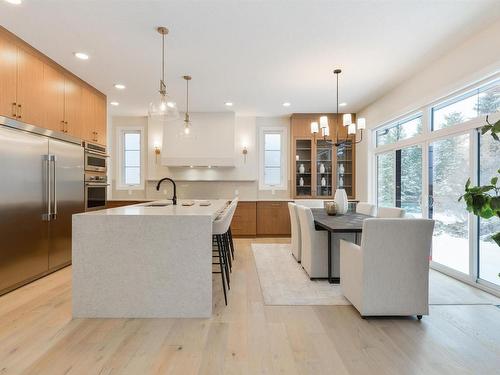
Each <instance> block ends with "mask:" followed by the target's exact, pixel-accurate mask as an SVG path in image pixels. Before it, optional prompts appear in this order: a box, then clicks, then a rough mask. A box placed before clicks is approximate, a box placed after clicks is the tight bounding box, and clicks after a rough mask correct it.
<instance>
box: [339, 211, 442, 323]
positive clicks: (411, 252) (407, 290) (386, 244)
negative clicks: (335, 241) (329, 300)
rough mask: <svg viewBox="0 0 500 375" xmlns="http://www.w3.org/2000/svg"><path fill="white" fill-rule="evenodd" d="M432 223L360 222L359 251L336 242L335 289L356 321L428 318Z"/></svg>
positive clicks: (417, 221)
mask: <svg viewBox="0 0 500 375" xmlns="http://www.w3.org/2000/svg"><path fill="white" fill-rule="evenodd" d="M433 229H434V221H433V220H428V219H376V218H373V219H366V220H365V221H364V222H363V238H362V240H361V246H358V245H356V244H353V243H351V242H347V241H344V240H341V241H340V285H341V289H342V293H343V294H344V296H345V297H346V298H347V299H348V300H349V301H350V302H351V303H352V304H353V305H354V307H355V308H356V309H357V310H358V311H359V313H360V314H361V316H363V317H366V316H375V315H382V316H394V315H417V317H418V319H422V315H428V314H429V254H430V251H431V243H432V232H433Z"/></svg>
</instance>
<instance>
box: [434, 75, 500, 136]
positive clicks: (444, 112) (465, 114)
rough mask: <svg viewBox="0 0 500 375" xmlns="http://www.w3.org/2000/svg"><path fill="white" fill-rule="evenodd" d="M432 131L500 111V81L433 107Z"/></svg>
mask: <svg viewBox="0 0 500 375" xmlns="http://www.w3.org/2000/svg"><path fill="white" fill-rule="evenodd" d="M431 111H432V115H431V129H432V130H440V129H445V128H449V127H450V126H455V125H458V124H462V123H464V122H466V121H469V120H472V119H475V118H477V117H479V116H484V115H488V114H490V113H494V112H498V111H500V80H496V81H494V82H491V83H490V84H488V85H485V86H481V87H479V88H476V89H474V90H471V91H468V92H466V93H464V94H460V95H458V96H455V97H453V98H451V99H448V100H445V101H444V102H442V103H439V104H438V105H436V106H434V107H432V109H431Z"/></svg>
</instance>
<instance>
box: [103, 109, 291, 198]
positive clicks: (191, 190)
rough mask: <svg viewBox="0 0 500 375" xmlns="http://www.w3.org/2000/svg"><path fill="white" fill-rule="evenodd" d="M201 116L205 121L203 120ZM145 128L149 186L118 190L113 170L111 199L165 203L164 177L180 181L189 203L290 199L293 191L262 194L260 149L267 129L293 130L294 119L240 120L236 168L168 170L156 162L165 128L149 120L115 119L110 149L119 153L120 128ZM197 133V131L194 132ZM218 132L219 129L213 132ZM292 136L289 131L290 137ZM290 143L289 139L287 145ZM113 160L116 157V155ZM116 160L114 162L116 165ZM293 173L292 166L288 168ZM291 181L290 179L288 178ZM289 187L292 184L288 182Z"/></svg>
mask: <svg viewBox="0 0 500 375" xmlns="http://www.w3.org/2000/svg"><path fill="white" fill-rule="evenodd" d="M200 116H201V117H200ZM195 117H197V118H203V114H196V115H195V116H193V121H194V118H195ZM137 125H140V126H144V128H145V129H146V132H145V133H146V144H147V149H146V150H145V155H144V158H145V160H146V171H145V173H146V184H145V189H144V190H130V191H127V190H116V188H115V186H116V183H115V176H116V171H115V170H114V168H111V172H110V175H111V176H112V189H111V192H112V193H111V195H110V197H108V199H161V198H165V197H166V196H170V194H171V187H170V186H169V185H168V184H165V185H164V186H163V185H162V189H161V190H160V191H159V192H158V191H156V182H157V181H158V180H159V179H161V178H163V177H172V178H173V179H174V180H176V181H177V182H178V183H177V187H178V196H179V198H185V199H193V198H200V199H209V198H231V197H233V196H234V195H236V193H238V195H239V197H240V198H241V199H248V200H252V199H259V198H289V197H290V189H287V190H282V191H278V190H277V191H275V192H274V194H273V192H272V191H261V190H259V184H258V171H259V164H258V163H259V145H258V131H259V128H260V127H263V126H279V127H284V128H287V129H289V126H290V119H289V118H288V117H250V116H236V117H235V122H234V167H231V168H226V167H220V168H211V169H208V168H193V169H191V168H177V167H175V168H172V167H171V168H168V167H166V166H162V165H161V162H160V158H158V161H156V155H155V153H154V145H155V144H160V145H161V144H162V143H163V138H162V137H163V129H162V124H161V123H159V122H155V121H149V120H148V118H147V117H114V118H113V119H112V121H111V129H110V133H111V142H110V143H109V144H110V148H111V149H116V145H115V143H116V128H117V127H123V126H137ZM194 130H195V129H194V128H193V131H194ZM213 131H214V132H217V129H216V128H214V129H213ZM289 133H290V132H289V131H288V132H287V134H289ZM289 143H290V140H289V139H286V145H287V146H288V145H289ZM243 146H246V147H247V150H248V154H247V157H246V160H245V157H244V156H243V153H242V151H243ZM284 152H285V155H286V159H287V163H288V158H289V151H288V149H286V150H284ZM112 157H113V160H114V159H115V158H116V155H114V154H113V156H112ZM160 157H161V156H160ZM113 160H112V161H113ZM286 168H287V171H288V170H289V168H288V166H287V167H286ZM288 179H290V176H288ZM288 186H290V182H289V181H288Z"/></svg>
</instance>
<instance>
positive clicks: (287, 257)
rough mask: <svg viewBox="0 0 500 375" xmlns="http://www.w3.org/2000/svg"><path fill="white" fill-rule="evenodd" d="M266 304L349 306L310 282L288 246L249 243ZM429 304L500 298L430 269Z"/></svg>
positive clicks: (336, 291) (331, 288)
mask: <svg viewBox="0 0 500 375" xmlns="http://www.w3.org/2000/svg"><path fill="white" fill-rule="evenodd" d="M252 252H253V256H254V259H255V265H256V267H257V273H258V276H259V281H260V288H261V291H262V295H263V297H264V303H265V304H266V305H288V306H294V305H297V306H300V305H350V303H349V301H348V300H347V299H346V298H345V297H344V296H343V295H342V292H341V290H340V286H339V285H332V284H330V283H328V281H327V280H310V279H309V276H307V274H306V272H305V271H304V269H303V268H302V266H301V265H300V263H297V261H295V258H294V257H293V256H292V254H291V249H290V244H257V243H254V244H252ZM429 304H430V305H500V299H499V298H497V297H495V296H493V295H491V294H489V293H486V292H483V291H481V290H479V289H477V288H474V287H472V286H470V285H467V284H465V283H462V282H460V281H458V280H456V279H453V278H451V277H449V276H446V275H444V274H442V273H440V272H437V271H434V270H431V271H430V275H429Z"/></svg>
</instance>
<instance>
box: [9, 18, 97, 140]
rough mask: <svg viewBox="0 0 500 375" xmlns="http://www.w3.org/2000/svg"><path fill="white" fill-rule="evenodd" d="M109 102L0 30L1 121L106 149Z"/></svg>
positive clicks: (50, 61) (17, 39)
mask: <svg viewBox="0 0 500 375" xmlns="http://www.w3.org/2000/svg"><path fill="white" fill-rule="evenodd" d="M106 106H107V102H106V96H104V95H103V94H101V93H100V92H99V91H97V90H95V89H93V88H92V87H90V86H88V85H87V84H85V83H84V82H83V81H81V80H80V79H78V78H77V77H75V76H74V75H73V74H71V73H70V72H68V71H67V70H65V69H64V68H62V67H60V66H59V65H57V64H56V63H55V62H54V61H52V60H50V59H49V58H48V57H46V56H44V55H43V54H41V53H40V52H38V51H36V50H35V49H34V48H32V47H31V46H29V45H28V44H26V43H25V42H23V41H22V40H20V39H19V38H17V37H16V36H14V35H13V34H11V33H10V32H8V31H7V30H5V29H3V28H2V27H1V26H0V116H6V117H10V118H13V119H17V120H19V121H22V122H25V123H28V124H31V125H35V126H39V127H42V128H45V129H50V130H54V131H58V132H63V133H67V134H69V135H72V136H74V137H77V138H81V139H85V140H87V141H92V142H97V143H100V144H102V145H105V144H106V124H107V116H106Z"/></svg>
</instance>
